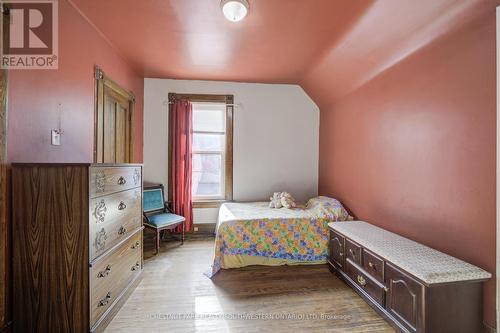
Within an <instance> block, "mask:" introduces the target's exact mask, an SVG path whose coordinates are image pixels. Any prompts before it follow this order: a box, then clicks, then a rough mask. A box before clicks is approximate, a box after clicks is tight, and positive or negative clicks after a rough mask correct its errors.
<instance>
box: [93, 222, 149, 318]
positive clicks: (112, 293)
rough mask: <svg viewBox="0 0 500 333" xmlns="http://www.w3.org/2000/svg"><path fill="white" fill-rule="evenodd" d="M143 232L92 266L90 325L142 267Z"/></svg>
mask: <svg viewBox="0 0 500 333" xmlns="http://www.w3.org/2000/svg"><path fill="white" fill-rule="evenodd" d="M141 248H142V232H140V231H139V232H137V233H136V234H135V235H134V236H132V237H131V238H130V239H129V240H128V241H127V242H125V243H124V244H122V245H121V246H120V247H118V248H117V249H115V250H114V251H113V252H111V253H109V254H107V255H105V256H104V257H103V258H102V259H101V260H99V261H98V262H97V263H96V264H95V265H93V266H92V267H91V268H90V310H91V313H90V326H93V325H94V324H95V323H96V321H97V320H98V319H99V318H100V317H101V315H102V314H103V313H104V312H105V311H106V310H107V309H108V307H109V306H111V304H113V302H114V301H115V300H116V298H117V297H118V296H120V294H121V292H122V291H123V289H125V287H126V286H127V285H128V284H129V283H130V281H132V279H133V278H134V276H135V275H136V274H138V273H139V272H140V270H141V268H142V250H141Z"/></svg>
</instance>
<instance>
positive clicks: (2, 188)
mask: <svg viewBox="0 0 500 333" xmlns="http://www.w3.org/2000/svg"><path fill="white" fill-rule="evenodd" d="M7 82H8V81H7V71H6V70H5V69H2V70H1V71H0V272H1V274H0V275H1V277H0V331H3V329H6V327H7V326H8V325H9V303H10V302H9V298H10V297H9V295H10V293H9V280H10V279H9V274H10V272H9V271H10V270H9V266H10V264H9V262H10V260H9V252H10V251H9V247H10V240H9V238H10V237H9V234H10V232H9V228H10V227H9V220H10V219H9V213H10V209H9V191H10V186H9V166H8V163H7V89H8V85H7Z"/></svg>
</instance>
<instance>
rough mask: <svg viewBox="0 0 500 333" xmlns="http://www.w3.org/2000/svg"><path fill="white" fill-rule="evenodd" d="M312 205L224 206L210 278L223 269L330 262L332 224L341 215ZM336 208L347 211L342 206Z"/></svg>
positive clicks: (231, 204) (264, 203) (263, 204)
mask: <svg viewBox="0 0 500 333" xmlns="http://www.w3.org/2000/svg"><path fill="white" fill-rule="evenodd" d="M311 200H312V199H311ZM330 200H334V199H330ZM309 206H310V205H309V204H308V205H307V206H303V207H298V208H292V209H287V208H280V209H276V208H269V207H268V203H267V202H252V203H225V204H223V205H222V206H221V208H220V211H219V219H218V223H217V233H216V240H215V254H214V262H213V265H212V269H211V273H210V274H209V275H211V276H213V275H215V274H216V273H217V272H218V271H219V270H220V269H221V268H223V269H227V268H238V267H244V266H249V265H268V266H275V265H297V264H323V263H326V259H327V253H328V223H329V222H332V221H335V220H338V219H339V218H338V216H337V215H338V214H337V215H336V216H332V215H331V214H330V215H325V214H322V213H321V212H319V211H318V209H317V206H315V205H311V207H310V208H308V207H309ZM331 207H332V208H333V206H331ZM334 208H335V209H341V210H343V211H345V210H344V208H343V207H342V205H340V203H338V207H337V206H335V207H334ZM344 217H348V214H347V212H346V213H345V216H344ZM345 219H347V218H345Z"/></svg>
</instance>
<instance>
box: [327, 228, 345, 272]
mask: <svg viewBox="0 0 500 333" xmlns="http://www.w3.org/2000/svg"><path fill="white" fill-rule="evenodd" d="M344 241H345V239H344V237H343V236H341V235H340V234H338V233H336V232H335V231H332V230H330V242H329V248H328V252H329V253H328V260H329V261H330V262H331V263H332V264H333V265H335V266H337V267H339V268H342V267H343V266H344Z"/></svg>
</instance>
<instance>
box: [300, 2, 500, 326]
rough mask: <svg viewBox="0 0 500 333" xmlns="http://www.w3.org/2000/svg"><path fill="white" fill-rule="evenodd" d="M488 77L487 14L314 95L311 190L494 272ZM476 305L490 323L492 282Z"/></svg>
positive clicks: (491, 17) (491, 78)
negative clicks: (342, 91)
mask: <svg viewBox="0 0 500 333" xmlns="http://www.w3.org/2000/svg"><path fill="white" fill-rule="evenodd" d="M495 79H496V76H495V14H494V11H490V12H489V13H488V14H487V15H485V16H484V17H482V18H481V19H480V20H476V21H474V22H472V23H471V24H469V25H468V26H466V27H464V28H462V29H461V30H459V31H457V32H455V33H453V34H452V35H448V36H445V37H442V38H441V39H439V40H436V41H434V42H433V43H432V44H430V45H428V46H427V47H425V48H424V49H421V50H420V51H418V52H417V53H415V54H413V55H411V56H410V57H409V58H406V59H405V60H404V61H403V62H401V63H399V64H396V65H395V66H393V67H392V68H390V69H388V70H386V71H385V72H383V73H382V74H380V75H379V76H377V77H375V78H374V79H373V80H371V81H369V82H368V83H367V84H365V85H363V86H362V87H360V88H358V89H357V90H355V91H354V92H352V93H350V94H348V95H347V96H345V97H343V98H340V99H339V100H332V99H329V98H328V97H326V96H323V98H320V99H319V100H317V102H318V104H319V106H320V109H321V128H320V156H321V157H320V170H319V172H320V175H319V177H320V180H319V183H320V188H319V192H320V193H321V194H322V195H330V196H334V197H337V198H339V199H340V200H341V201H343V202H344V203H345V204H346V206H347V207H348V208H349V209H351V210H352V212H353V213H354V214H355V215H356V217H357V218H359V219H362V220H367V221H369V222H371V223H374V224H376V225H379V226H381V227H383V228H386V229H388V230H391V231H394V232H396V233H399V234H401V235H404V236H407V237H409V238H411V239H414V240H416V241H419V242H421V243H423V244H426V245H429V246H431V247H433V248H436V249H438V250H441V251H443V252H446V253H448V254H451V255H453V256H456V257H458V258H461V259H463V260H465V261H468V262H471V263H473V264H475V265H478V266H480V267H482V268H484V269H486V270H488V271H489V272H491V273H494V272H495V228H496V227H495V223H496V222H495V195H496V192H495V179H496V178H495V155H496V153H495V149H496V148H495V147H496V146H495V142H496V139H495V135H496V132H495V131H496V125H495V122H496V97H495V96H496V90H495V89H496V88H495V87H496V86H495ZM332 80H333V78H332ZM306 88H307V87H306ZM484 306H485V310H484V316H485V320H486V321H487V322H488V323H490V324H491V325H493V323H494V315H495V282H494V279H491V280H490V282H488V283H487V284H486V285H485V288H484Z"/></svg>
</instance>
